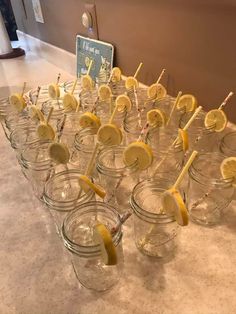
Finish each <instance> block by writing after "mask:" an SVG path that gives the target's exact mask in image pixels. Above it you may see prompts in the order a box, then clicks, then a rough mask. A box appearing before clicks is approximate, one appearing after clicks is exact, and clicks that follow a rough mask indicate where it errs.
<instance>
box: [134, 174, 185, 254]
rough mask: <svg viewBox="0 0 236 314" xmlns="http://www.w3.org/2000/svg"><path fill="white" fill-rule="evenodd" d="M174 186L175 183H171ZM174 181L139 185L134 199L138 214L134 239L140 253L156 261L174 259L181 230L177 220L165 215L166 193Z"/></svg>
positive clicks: (156, 181)
mask: <svg viewBox="0 0 236 314" xmlns="http://www.w3.org/2000/svg"><path fill="white" fill-rule="evenodd" d="M170 182H171V183H170ZM173 182H174V181H167V180H163V179H154V180H144V181H142V182H140V183H138V184H137V185H136V186H135V188H134V189H133V192H132V194H131V198H130V205H131V207H132V209H133V211H134V214H135V215H134V238H135V243H136V246H137V248H138V250H139V251H140V252H142V253H143V254H145V255H148V256H153V257H167V256H168V257H170V256H173V254H174V252H175V248H176V245H177V240H176V239H177V238H176V237H177V233H178V230H179V226H178V224H177V222H176V221H175V219H174V216H169V215H167V214H165V213H163V212H162V209H161V196H162V193H163V192H164V191H165V190H166V189H168V188H170V187H171V186H172V185H173Z"/></svg>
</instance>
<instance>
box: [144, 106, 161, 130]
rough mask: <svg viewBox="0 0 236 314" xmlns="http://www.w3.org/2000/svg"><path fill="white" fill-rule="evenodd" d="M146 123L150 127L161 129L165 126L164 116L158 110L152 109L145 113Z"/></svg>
mask: <svg viewBox="0 0 236 314" xmlns="http://www.w3.org/2000/svg"><path fill="white" fill-rule="evenodd" d="M147 122H148V123H149V125H150V126H153V127H161V126H164V125H165V124H166V116H165V114H164V112H162V111H161V110H160V109H152V110H149V111H148V112H147Z"/></svg>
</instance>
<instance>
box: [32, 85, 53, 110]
mask: <svg viewBox="0 0 236 314" xmlns="http://www.w3.org/2000/svg"><path fill="white" fill-rule="evenodd" d="M37 95H38V87H37V88H33V89H31V90H30V91H29V92H28V97H29V99H30V101H31V103H32V104H35V101H36V97H37ZM49 98H50V96H49V94H48V85H42V86H41V88H40V92H39V95H38V100H37V105H38V106H39V107H40V106H41V105H42V103H44V102H45V101H47V100H49Z"/></svg>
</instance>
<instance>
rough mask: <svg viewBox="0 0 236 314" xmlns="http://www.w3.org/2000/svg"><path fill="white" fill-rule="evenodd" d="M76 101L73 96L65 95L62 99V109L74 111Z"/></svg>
mask: <svg viewBox="0 0 236 314" xmlns="http://www.w3.org/2000/svg"><path fill="white" fill-rule="evenodd" d="M77 104H78V101H77V99H76V98H75V96H74V95H71V94H69V93H67V94H65V95H64V97H63V107H64V109H65V110H66V111H70V110H75V109H76V107H77Z"/></svg>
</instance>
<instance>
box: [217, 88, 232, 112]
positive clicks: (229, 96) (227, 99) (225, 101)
mask: <svg viewBox="0 0 236 314" xmlns="http://www.w3.org/2000/svg"><path fill="white" fill-rule="evenodd" d="M233 94H234V93H233V92H230V93H229V94H228V96H227V97H226V98H225V100H224V101H223V102H222V104H221V105H220V106H219V108H218V109H219V110H221V109H222V108H223V107H224V106H225V105H226V104H227V102H228V101H229V100H230V98H231V97H232V96H233Z"/></svg>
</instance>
